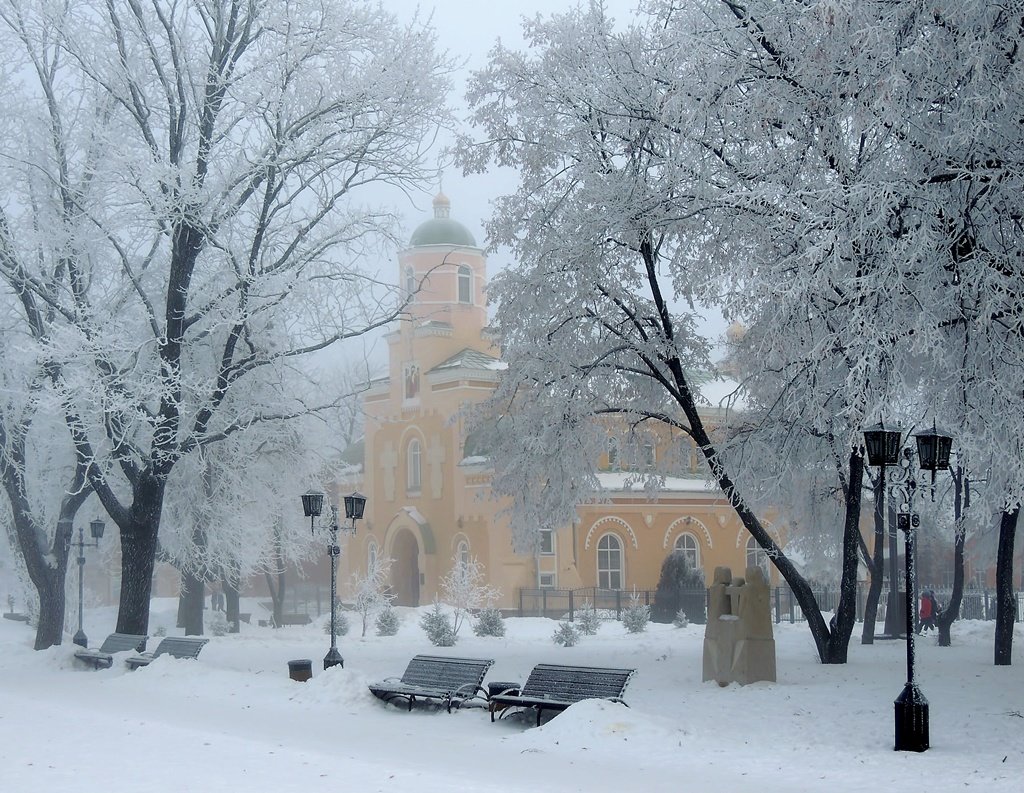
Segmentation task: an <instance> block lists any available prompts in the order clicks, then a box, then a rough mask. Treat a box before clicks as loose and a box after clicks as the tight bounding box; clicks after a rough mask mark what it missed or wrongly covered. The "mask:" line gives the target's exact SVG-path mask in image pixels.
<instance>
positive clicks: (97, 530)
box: [89, 518, 107, 540]
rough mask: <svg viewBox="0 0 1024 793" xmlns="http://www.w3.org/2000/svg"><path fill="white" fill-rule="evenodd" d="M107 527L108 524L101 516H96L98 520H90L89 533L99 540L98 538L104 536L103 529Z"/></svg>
mask: <svg viewBox="0 0 1024 793" xmlns="http://www.w3.org/2000/svg"><path fill="white" fill-rule="evenodd" d="M106 528H107V524H105V523H104V522H103V521H102V520H100V519H99V518H96V520H91V521H89V534H91V535H92V538H93V539H94V540H98V539H100V538H102V537H103V530H104V529H106Z"/></svg>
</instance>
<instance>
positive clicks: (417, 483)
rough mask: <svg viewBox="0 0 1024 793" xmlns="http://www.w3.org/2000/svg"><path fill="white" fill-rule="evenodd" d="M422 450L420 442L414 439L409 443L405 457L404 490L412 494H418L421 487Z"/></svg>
mask: <svg viewBox="0 0 1024 793" xmlns="http://www.w3.org/2000/svg"><path fill="white" fill-rule="evenodd" d="M422 456H423V453H422V448H421V447H420V442H419V440H417V439H416V438H413V439H412V440H411V441H409V446H408V449H407V453H406V456H405V464H406V469H405V474H406V476H405V487H406V490H410V491H412V492H419V490H420V488H421V487H422V483H423V479H422V468H421V466H422V460H421V458H422Z"/></svg>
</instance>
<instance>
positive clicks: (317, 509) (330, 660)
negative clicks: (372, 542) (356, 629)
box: [302, 490, 366, 669]
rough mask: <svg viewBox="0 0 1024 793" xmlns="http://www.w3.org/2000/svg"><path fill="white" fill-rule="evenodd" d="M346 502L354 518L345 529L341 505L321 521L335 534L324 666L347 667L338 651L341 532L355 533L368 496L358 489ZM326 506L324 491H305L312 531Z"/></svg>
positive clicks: (304, 506)
mask: <svg viewBox="0 0 1024 793" xmlns="http://www.w3.org/2000/svg"><path fill="white" fill-rule="evenodd" d="M344 501H345V517H346V518H348V519H350V520H351V521H352V525H351V526H346V527H345V528H342V527H340V526H339V525H338V508H337V507H336V506H334V505H333V504H331V505H330V508H331V519H330V522H328V523H321V524H319V526H320V528H323V529H327V530H328V531H330V533H331V541H330V544H329V545H328V546H327V555H328V556H330V558H331V649H329V650H328V651H327V655H325V656H324V669H329V668H330V667H332V666H341V667H344V666H345V659H344V658H342V657H341V653H340V652H338V634H337V631H336V628H337V609H338V596H337V592H338V589H337V568H338V556H339V555H340V554H341V548H339V547H338V532H339V531H345V532H348V533H350V534H355V533H356V521H357V520H359V519H361V518H362V517H363V510H364V509H365V508H366V496H364V495H362V494H360V493H358V492H356V493H353V494H352V495H350V496H345V499H344ZM323 509H324V494H323V493H322V492H321V491H319V490H310V491H309V492H308V493H303V494H302V511H303V513H305V515H306V517H307V518H309V530H310V532H312V533H315V532H316V529H317V522H316V519H317V518H319V517H320V515H321V514H322V513H323Z"/></svg>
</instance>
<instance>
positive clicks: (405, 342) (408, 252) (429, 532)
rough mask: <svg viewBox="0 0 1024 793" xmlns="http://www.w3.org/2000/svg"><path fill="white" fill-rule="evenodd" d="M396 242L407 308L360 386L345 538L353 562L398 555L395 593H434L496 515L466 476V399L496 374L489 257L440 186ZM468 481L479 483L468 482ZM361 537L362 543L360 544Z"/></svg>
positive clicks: (413, 599) (491, 383) (400, 597)
mask: <svg viewBox="0 0 1024 793" xmlns="http://www.w3.org/2000/svg"><path fill="white" fill-rule="evenodd" d="M433 210H434V211H433V217H432V218H429V219H428V220H426V221H424V222H423V223H421V224H420V225H419V226H418V227H417V228H416V230H415V231H414V232H413V234H412V236H411V237H410V239H409V246H408V247H407V248H405V249H404V250H402V251H401V252H399V254H398V275H399V284H400V285H401V287H402V289H403V290H404V292H405V295H406V297H407V299H408V301H409V302H408V307H407V310H406V312H405V316H404V318H403V319H402V320H401V321H400V322H399V323H398V325H397V327H396V328H395V329H394V330H393V331H392V332H391V333H389V334H388V336H387V342H388V375H387V377H384V378H380V379H377V380H375V381H373V382H372V383H371V384H370V388H369V390H368V391H367V392H366V393H365V394H364V402H363V404H364V409H365V414H366V443H365V468H364V477H365V478H364V483H365V487H366V492H367V496H368V501H367V518H368V520H367V527H368V529H369V531H368V533H367V534H366V535H365V536H364V537H363V538H362V541H361V542H360V543H357V547H350V551H351V554H352V559H350V560H349V564H350V565H351V566H352V569H354V570H360V569H363V568H364V567H365V565H366V564H367V562H368V560H370V559H372V558H375V555H377V554H383V555H384V556H385V557H387V558H390V559H392V568H391V579H392V586H393V591H394V592H395V594H396V596H397V603H398V604H399V605H404V606H415V605H419V604H420V603H426V602H429V601H430V600H431V599H433V597H434V594H435V593H436V591H437V587H438V582H439V580H440V577H441V576H443V575H445V574H446V573H447V572H448V571H449V570H450V569H451V566H452V560H453V558H454V557H456V556H458V555H460V554H462V555H467V554H469V553H472V554H473V555H474V556H478V558H480V560H481V561H482V562H484V563H485V564H489V563H490V562H491V560H490V559H489V558H488V551H489V549H488V545H489V536H488V531H487V527H488V526H489V525H490V523H489V521H487V520H485V519H483V517H482V516H481V517H479V518H477V517H475V516H474V514H473V513H475V512H479V511H480V507H479V506H478V505H477V504H476V499H475V498H471V495H474V494H475V492H476V491H475V490H473V489H472V488H467V482H466V476H467V474H466V469H465V467H460V465H459V464H460V462H461V461H462V460H463V458H464V456H465V454H464V444H465V440H466V437H465V436H466V433H465V428H464V420H463V419H462V418H461V413H460V411H461V410H462V408H463V407H464V406H465V405H466V404H468V403H473V402H479V401H480V400H482V399H485V398H486V397H487V396H488V395H489V394H490V393H491V392H492V391H493V389H494V387H495V384H496V382H497V375H498V371H499V365H498V360H497V350H496V349H495V348H494V346H493V345H492V343H491V342H490V340H489V339H488V338H487V335H486V332H485V328H486V326H487V305H486V298H485V285H486V276H487V269H486V257H485V256H484V252H483V249H481V248H480V247H479V246H477V244H476V240H475V239H474V238H473V235H472V234H471V233H470V232H469V230H468V229H467V228H466V227H465V226H463V225H462V224H461V223H459V222H458V221H456V220H454V219H453V218H452V217H451V202H450V201H449V200H448V198H447V197H446V196H445V195H444V194H438V195H437V196H436V197H435V198H434V201H433ZM471 491H472V492H471ZM358 546H362V547H358Z"/></svg>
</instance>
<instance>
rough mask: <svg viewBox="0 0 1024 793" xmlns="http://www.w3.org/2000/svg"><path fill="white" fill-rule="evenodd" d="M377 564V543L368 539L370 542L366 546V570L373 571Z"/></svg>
mask: <svg viewBox="0 0 1024 793" xmlns="http://www.w3.org/2000/svg"><path fill="white" fill-rule="evenodd" d="M376 566H377V543H375V542H374V541H373V540H370V544H369V545H368V546H367V547H366V570H367V572H369V573H372V572H373V568H375V567H376Z"/></svg>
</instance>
